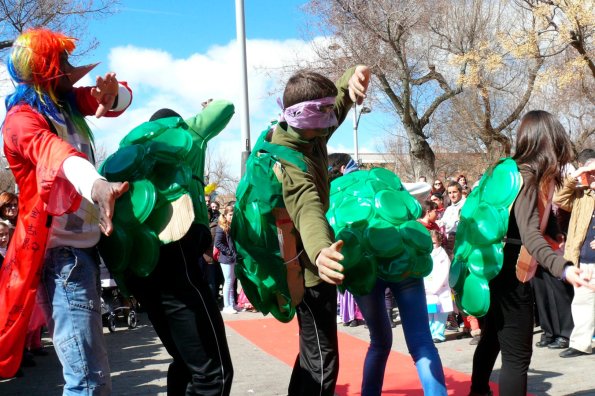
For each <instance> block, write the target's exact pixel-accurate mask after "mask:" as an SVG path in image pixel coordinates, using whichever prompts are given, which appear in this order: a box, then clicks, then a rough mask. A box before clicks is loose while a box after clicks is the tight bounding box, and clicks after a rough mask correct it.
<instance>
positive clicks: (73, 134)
mask: <svg viewBox="0 0 595 396" xmlns="http://www.w3.org/2000/svg"><path fill="white" fill-rule="evenodd" d="M74 49H75V39H74V38H72V37H67V36H65V35H63V34H60V33H57V32H53V31H50V30H46V29H31V30H28V31H26V32H25V33H23V34H21V35H20V36H19V37H18V38H17V39H16V40H15V42H14V44H13V46H12V50H11V52H10V55H9V58H8V60H7V67H8V72H9V74H10V76H11V78H12V80H13V81H14V83H15V92H14V93H12V94H11V95H9V96H8V97H7V98H6V111H7V114H6V119H5V120H4V123H3V128H2V133H3V138H4V153H5V155H6V159H7V161H8V163H9V165H10V169H11V171H12V172H13V174H14V176H15V179H16V182H17V184H18V186H19V189H20V194H19V217H18V220H17V225H16V230H15V233H14V237H13V239H12V240H11V243H10V246H9V248H8V252H7V254H6V258H5V260H4V264H3V266H2V268H1V269H0V377H5V378H6V377H11V376H13V375H15V373H16V372H17V370H18V369H19V365H20V361H21V358H22V354H23V348H24V344H25V334H26V330H27V324H28V322H29V316H30V315H31V311H32V309H33V305H34V304H35V301H36V298H37V301H38V303H40V304H41V306H42V308H43V309H44V312H45V314H46V319H47V322H48V328H49V331H50V334H51V335H52V338H53V343H54V346H55V349H56V353H57V355H58V358H59V359H60V362H61V364H62V367H63V375H64V381H65V386H64V394H65V395H75V394H85V395H107V394H110V393H111V380H110V372H109V366H108V361H107V351H106V346H105V341H104V340H103V329H102V321H101V303H100V289H99V263H98V261H99V259H98V255H97V253H96V249H95V246H96V245H97V242H98V241H99V238H100V234H101V232H103V233H104V234H106V235H109V234H110V233H111V232H112V229H113V226H112V222H111V217H112V214H113V208H114V202H115V200H116V199H117V198H118V197H120V196H121V195H122V194H123V193H125V192H126V191H127V189H128V183H109V182H107V181H106V180H105V179H104V178H102V177H101V176H100V175H99V174H98V173H97V172H96V170H95V167H94V164H95V158H94V150H93V134H92V133H91V130H90V129H89V127H88V125H87V123H86V122H85V119H84V117H85V116H91V115H95V117H97V118H99V117H102V116H106V117H116V116H118V115H120V114H121V113H122V112H123V111H124V110H125V109H126V108H127V107H128V106H129V105H130V103H131V100H132V93H131V91H130V89H128V87H127V86H126V84H125V83H122V82H118V80H117V79H116V75H115V74H114V73H107V74H106V75H105V76H103V77H97V80H96V85H95V86H94V87H76V88H75V87H73V85H74V84H75V83H76V82H77V81H78V80H80V79H81V78H82V77H83V76H84V75H85V74H87V73H88V72H89V71H91V69H93V67H95V66H96V64H94V65H87V66H81V67H74V66H72V65H71V64H70V63H69V60H68V57H69V55H70V54H71V53H72V52H73V51H74Z"/></svg>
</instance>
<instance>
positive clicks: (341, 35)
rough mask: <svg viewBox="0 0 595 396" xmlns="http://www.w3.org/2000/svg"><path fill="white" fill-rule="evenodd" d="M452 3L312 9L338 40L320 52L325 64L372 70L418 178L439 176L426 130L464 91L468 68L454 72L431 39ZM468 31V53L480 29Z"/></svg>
mask: <svg viewBox="0 0 595 396" xmlns="http://www.w3.org/2000/svg"><path fill="white" fill-rule="evenodd" d="M449 3H450V2H449V1H440V0H436V1H429V0H427V1H426V0H416V1H411V0H407V1H406V0H367V1H366V0H332V1H322V0H311V1H310V2H309V5H308V8H307V10H308V11H309V12H311V13H312V14H315V15H317V16H318V17H319V20H320V26H319V30H320V31H321V32H322V33H323V34H327V35H328V36H330V37H332V40H334V42H332V44H331V45H330V46H328V48H321V47H319V48H318V49H317V53H318V55H319V56H320V58H321V61H322V62H323V63H324V64H326V65H328V66H329V67H334V68H335V69H342V68H344V67H345V66H346V65H347V64H355V63H363V64H367V65H369V66H371V69H372V72H373V74H374V76H375V80H374V84H375V88H376V89H377V90H378V91H379V92H380V93H381V94H380V95H378V96H377V97H376V99H377V101H378V102H379V104H380V105H381V106H383V107H384V108H385V109H387V110H389V111H391V112H394V113H396V115H397V116H398V118H399V120H400V122H401V124H402V126H403V129H404V131H405V134H406V136H407V139H408V141H409V152H410V155H411V163H412V167H413V170H414V174H415V175H414V176H415V177H418V176H419V175H422V174H423V175H427V176H430V175H434V173H435V164H434V162H435V155H434V152H433V150H432V148H431V147H430V144H429V142H428V140H429V138H430V136H429V135H428V132H427V130H426V127H427V126H428V125H429V124H430V121H431V118H432V116H433V115H434V113H435V112H436V110H437V109H438V108H439V107H440V106H441V105H442V104H443V103H445V102H447V101H448V100H449V99H451V98H452V97H454V96H455V95H457V94H459V93H460V92H462V89H463V84H462V80H463V79H462V76H464V75H465V72H466V65H465V64H461V65H460V66H459V67H458V68H457V69H454V68H453V67H452V66H451V65H449V64H448V63H447V62H446V61H445V60H446V58H447V57H448V56H449V53H448V52H447V51H445V50H444V49H442V48H439V47H437V46H435V45H434V43H433V42H432V41H431V37H430V36H431V30H430V28H431V25H430V22H431V19H432V15H435V14H437V13H440V12H442V11H444V10H446V9H447V8H448V7H450V6H449ZM453 8H454V7H453ZM467 17H469V18H470V19H474V18H475V16H474V15H467ZM461 20H462V19H461ZM464 27H465V29H459V30H457V32H458V33H459V34H460V35H459V37H458V39H457V40H458V41H459V43H460V46H459V49H460V51H461V52H462V53H465V52H466V51H467V49H468V48H470V47H472V45H473V42H474V40H475V32H476V30H477V28H478V27H479V24H478V23H477V22H475V23H469V24H465V25H464ZM329 48H330V49H331V51H329Z"/></svg>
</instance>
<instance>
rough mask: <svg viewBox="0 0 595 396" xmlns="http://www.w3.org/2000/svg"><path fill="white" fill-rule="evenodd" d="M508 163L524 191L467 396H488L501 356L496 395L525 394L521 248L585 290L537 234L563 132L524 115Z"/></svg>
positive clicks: (566, 148) (545, 118)
mask: <svg viewBox="0 0 595 396" xmlns="http://www.w3.org/2000/svg"><path fill="white" fill-rule="evenodd" d="M512 158H513V160H514V161H515V162H516V164H517V166H518V168H519V171H520V173H521V175H522V178H523V186H522V188H521V190H520V192H519V194H518V196H517V198H516V200H515V201H514V204H513V207H512V209H511V210H510V217H509V226H508V232H507V234H506V238H507V241H508V242H507V243H506V244H505V246H504V262H503V265H502V269H501V271H500V273H499V274H498V275H497V276H496V277H495V278H494V279H492V280H491V281H490V282H489V286H490V308H489V310H488V312H487V314H486V316H485V323H484V329H483V331H482V336H481V339H480V341H479V344H478V345H477V349H476V350H475V355H474V357H473V374H472V377H471V393H470V396H480V395H491V394H492V392H491V390H490V386H489V379H490V374H491V373H492V369H493V367H494V363H495V361H496V358H497V357H498V354H499V353H500V352H502V368H501V371H500V376H499V386H500V394H502V395H507V396H517V395H519V396H520V395H523V396H524V395H526V394H527V371H528V369H529V364H530V363H531V355H532V339H533V326H534V322H533V321H534V317H533V293H532V291H531V286H530V284H529V283H528V282H521V281H519V279H517V269H516V267H517V266H516V263H517V259H518V257H519V253H520V249H521V243H522V246H524V247H525V248H526V249H527V251H528V253H529V254H530V255H531V256H532V257H533V258H534V259H535V260H536V261H537V263H539V265H541V266H542V267H544V268H545V269H547V270H548V271H549V272H551V273H552V274H553V275H554V276H556V277H559V278H562V279H564V280H566V281H567V282H568V283H570V284H572V285H573V286H576V287H578V286H587V283H586V282H585V281H584V280H583V279H581V277H580V269H579V268H576V267H574V266H573V265H572V262H570V261H567V260H566V259H564V257H562V256H559V255H557V254H556V253H554V251H553V250H552V248H551V247H550V245H548V243H547V242H546V240H545V239H544V237H543V235H542V234H541V233H540V231H539V229H540V216H539V211H538V206H537V205H538V204H537V203H538V200H540V199H541V200H544V199H548V200H549V201H550V202H551V195H550V194H551V193H553V188H554V187H556V186H560V185H561V184H562V172H561V170H562V167H563V166H564V165H566V164H567V163H569V162H570V160H571V159H572V145H571V143H570V139H569V138H568V135H567V134H566V131H565V130H564V127H562V125H561V124H560V122H559V121H558V120H557V119H556V118H555V117H554V116H553V115H551V114H549V113H547V112H545V111H531V112H529V113H527V114H526V115H525V116H524V117H523V119H522V120H521V124H520V126H519V128H518V131H517V141H516V147H515V154H514V156H513V157H512ZM515 241H518V242H517V243H515Z"/></svg>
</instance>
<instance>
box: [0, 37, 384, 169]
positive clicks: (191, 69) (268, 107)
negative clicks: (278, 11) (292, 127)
mask: <svg viewBox="0 0 595 396" xmlns="http://www.w3.org/2000/svg"><path fill="white" fill-rule="evenodd" d="M321 40H324V39H322V38H319V39H316V41H321ZM311 44H312V43H311V42H306V41H302V40H294V39H292V40H284V41H279V40H248V41H247V44H246V48H247V61H248V83H249V104H250V127H251V140H252V144H254V143H255V140H256V138H257V137H258V135H259V133H260V132H261V131H262V130H263V129H264V128H265V127H266V126H267V125H268V123H269V121H270V120H272V119H274V118H276V117H277V116H278V114H279V112H280V109H279V108H278V105H277V103H276V99H277V97H278V96H281V93H282V89H283V84H284V81H285V80H286V79H287V77H288V72H289V69H290V66H292V65H296V64H298V63H300V64H303V63H304V62H306V61H311V60H313V59H314V58H315V57H314V53H313V50H312V46H311ZM319 45H320V44H319ZM322 45H324V44H322ZM105 67H106V68H107V70H113V71H115V72H116V73H117V77H118V78H119V79H120V80H123V81H127V82H128V84H129V85H130V87H131V88H132V91H133V96H134V99H133V104H132V106H131V107H130V108H129V109H128V110H127V111H126V112H125V113H124V115H122V116H121V117H117V118H101V119H95V118H94V117H88V118H87V121H88V123H89V125H90V126H91V129H92V130H93V132H94V134H95V140H96V143H97V145H98V146H101V147H102V148H103V149H105V150H106V152H107V153H108V154H110V153H112V152H114V151H115V150H116V149H117V147H118V143H119V142H120V140H121V139H122V138H123V137H124V136H125V135H126V134H127V133H128V132H129V131H130V130H131V129H133V128H134V127H136V126H137V125H139V124H141V123H142V122H145V121H147V120H148V119H149V117H150V116H151V114H153V113H154V112H155V111H156V110H158V109H160V108H163V107H168V108H171V109H173V110H175V111H177V112H178V113H179V114H181V115H182V116H183V117H191V116H193V115H194V114H196V113H197V112H199V111H200V110H201V106H200V103H201V102H203V101H204V100H206V99H209V98H214V99H227V100H230V101H232V102H233V103H234V104H235V105H236V115H235V116H234V117H233V118H232V120H231V122H230V123H229V125H228V127H227V128H226V129H225V130H224V131H223V132H221V134H220V135H219V136H218V137H216V138H215V139H214V140H212V141H211V142H210V143H209V146H210V151H211V152H213V153H215V154H216V155H219V156H221V157H224V158H226V159H227V160H228V161H229V164H230V165H229V170H230V171H231V172H232V174H234V175H237V176H239V174H240V161H241V151H242V150H243V142H242V141H241V140H242V139H241V132H240V113H241V111H242V109H241V108H240V105H241V103H240V99H241V97H242V86H241V78H240V57H239V49H238V44H237V42H236V41H235V40H234V41H231V42H229V43H227V44H225V45H214V46H212V47H210V48H209V49H208V50H207V51H206V52H204V53H195V54H192V55H190V56H188V57H187V58H175V57H174V56H172V55H171V54H170V53H168V52H166V51H164V50H161V49H150V48H139V47H135V46H122V47H115V48H112V49H111V51H110V52H109V55H108V59H107V62H105ZM5 70H6V69H5V67H4V65H0V81H1V82H2V83H3V84H1V85H0V94H4V95H5V94H6V93H7V92H11V91H12V85H11V83H10V80H9V79H8V78H4V77H3V76H4V75H5ZM97 74H99V73H98V72H97V71H95V74H93V72H92V73H91V74H90V75H88V76H85V77H84V78H83V79H82V80H81V81H80V82H79V84H78V85H93V84H94V78H95V77H94V76H95V75H97ZM6 84H8V85H6ZM0 109H1V110H0V112H2V113H3V112H4V106H0ZM0 115H2V118H3V114H0ZM345 124H347V125H343V126H342V127H341V128H340V129H339V131H338V132H337V137H334V138H333V139H332V140H331V145H332V146H331V147H330V151H331V152H336V151H345V152H353V146H352V143H351V142H352V141H353V140H352V135H351V132H350V131H351V126H350V125H351V118H350V117H348V118H347V120H346V121H345ZM363 135H364V134H362V136H363ZM338 141H340V142H344V143H342V144H341V143H337V142H338ZM369 143H370V142H367V141H365V140H364V139H361V138H360V147H359V150H360V152H370V151H376V150H375V148H374V147H369Z"/></svg>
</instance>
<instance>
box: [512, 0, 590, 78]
mask: <svg viewBox="0 0 595 396" xmlns="http://www.w3.org/2000/svg"><path fill="white" fill-rule="evenodd" d="M516 1H517V2H518V3H519V4H520V5H522V6H524V7H526V8H528V9H529V10H531V12H533V14H534V15H535V18H536V19H537V20H538V21H539V22H541V23H540V25H541V28H540V29H539V31H538V33H539V35H540V36H544V37H548V39H549V40H550V41H551V46H550V47H549V54H550V55H556V54H558V53H561V52H563V51H565V50H566V49H567V48H572V49H573V50H574V51H575V55H576V56H575V57H573V58H574V59H572V58H569V59H568V64H569V65H570V64H571V63H574V62H576V61H577V60H578V63H581V64H582V65H583V67H586V68H587V69H588V70H589V71H590V74H591V77H592V78H594V79H595V43H594V39H595V1H593V0H516Z"/></svg>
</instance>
